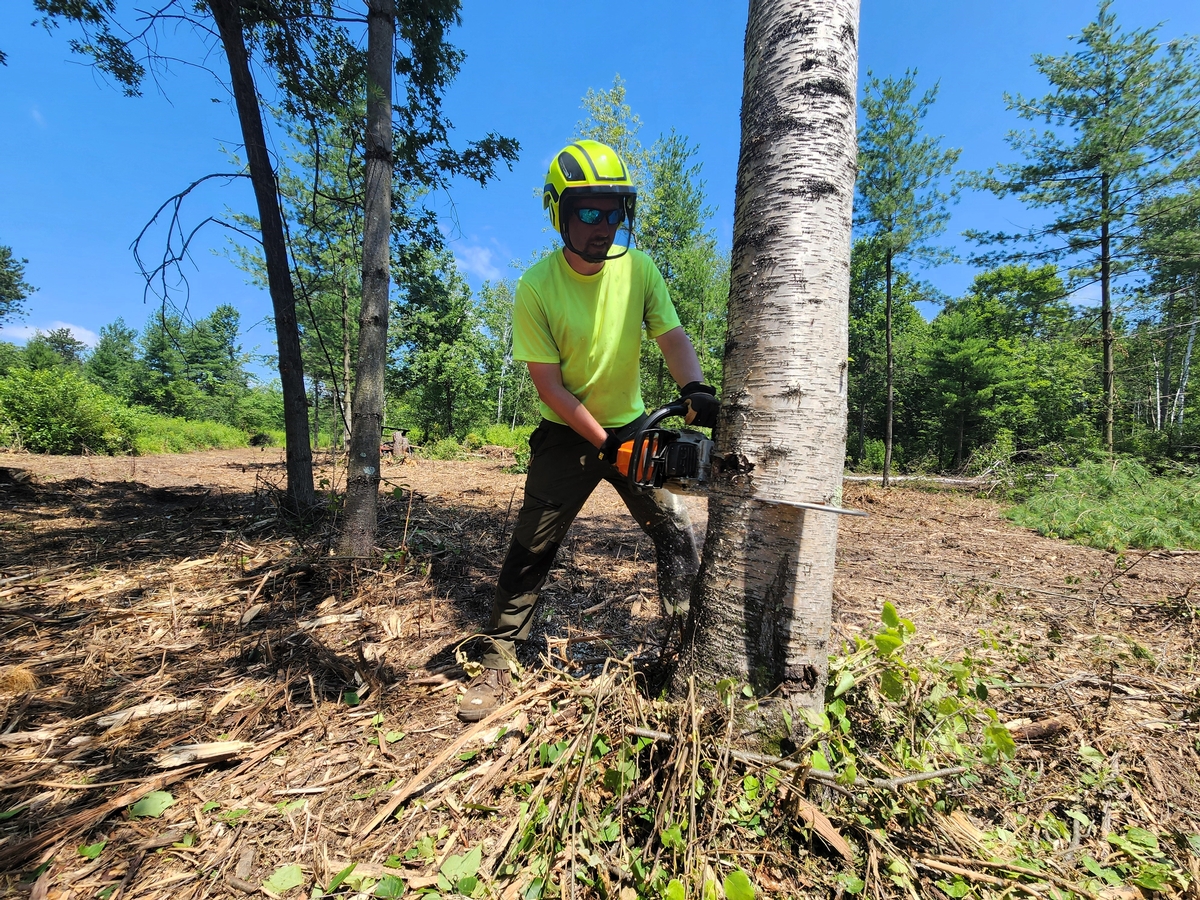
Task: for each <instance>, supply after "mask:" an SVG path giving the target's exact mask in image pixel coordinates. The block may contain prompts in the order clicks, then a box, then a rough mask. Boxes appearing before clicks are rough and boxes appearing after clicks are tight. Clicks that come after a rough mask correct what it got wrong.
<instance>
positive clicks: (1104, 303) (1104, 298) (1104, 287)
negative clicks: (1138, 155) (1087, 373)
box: [1100, 175, 1117, 453]
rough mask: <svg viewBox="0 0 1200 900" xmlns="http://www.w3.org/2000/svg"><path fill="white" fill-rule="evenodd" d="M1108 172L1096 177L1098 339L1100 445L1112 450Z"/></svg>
mask: <svg viewBox="0 0 1200 900" xmlns="http://www.w3.org/2000/svg"><path fill="white" fill-rule="evenodd" d="M1109 203H1110V198H1109V188H1108V175H1101V176H1100V341H1101V343H1102V344H1103V346H1104V378H1103V388H1104V446H1105V449H1107V450H1108V452H1109V453H1112V449H1113V411H1114V409H1115V407H1116V405H1117V381H1116V378H1115V373H1114V365H1113V329H1112V295H1111V293H1110V290H1111V261H1112V260H1111V252H1112V251H1111V246H1110V239H1109V233H1108V214H1109Z"/></svg>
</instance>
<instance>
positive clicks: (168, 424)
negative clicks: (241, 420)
mask: <svg viewBox="0 0 1200 900" xmlns="http://www.w3.org/2000/svg"><path fill="white" fill-rule="evenodd" d="M129 421H130V423H131V426H132V430H133V452H135V453H137V454H138V455H140V456H147V455H150V454H154V453H192V452H195V451H197V450H223V449H228V448H230V447H245V446H247V445H248V443H249V439H248V438H247V436H246V433H245V432H244V431H240V430H239V429H237V428H233V427H232V426H230V425H222V424H221V423H219V422H192V421H189V420H187V419H172V418H167V417H165V416H159V415H155V414H154V413H152V412H149V411H147V410H141V409H138V410H131V411H130V413H129Z"/></svg>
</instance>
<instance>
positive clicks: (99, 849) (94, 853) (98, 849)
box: [78, 841, 108, 859]
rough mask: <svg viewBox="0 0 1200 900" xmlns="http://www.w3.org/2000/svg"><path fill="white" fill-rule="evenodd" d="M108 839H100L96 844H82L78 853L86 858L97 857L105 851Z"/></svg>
mask: <svg viewBox="0 0 1200 900" xmlns="http://www.w3.org/2000/svg"><path fill="white" fill-rule="evenodd" d="M107 845H108V841H98V842H96V843H95V844H81V845H80V846H79V850H78V853H79V855H80V856H82V857H83V858H84V859H96V858H98V857H99V856H100V854H101V853H103V852H104V848H105V847H106V846H107Z"/></svg>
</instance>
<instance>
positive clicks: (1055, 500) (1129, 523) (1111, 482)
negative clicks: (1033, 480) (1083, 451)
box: [1009, 459, 1200, 552]
mask: <svg viewBox="0 0 1200 900" xmlns="http://www.w3.org/2000/svg"><path fill="white" fill-rule="evenodd" d="M1009 516H1010V518H1011V519H1012V520H1013V521H1014V522H1016V523H1017V524H1018V525H1023V526H1025V527H1027V528H1033V529H1035V530H1037V531H1038V532H1039V533H1040V534H1044V535H1052V536H1054V537H1060V538H1065V539H1067V540H1073V541H1078V542H1079V543H1082V544H1088V545H1090V546H1092V547H1100V548H1103V549H1106V550H1113V551H1117V552H1120V551H1122V550H1125V549H1127V548H1138V549H1154V548H1163V549H1173V548H1190V549H1200V475H1192V476H1190V477H1186V478H1184V477H1168V476H1156V475H1152V474H1151V473H1150V472H1149V471H1148V470H1147V469H1146V467H1145V466H1143V465H1142V464H1140V463H1138V462H1136V461H1134V460H1131V459H1119V460H1116V461H1114V462H1111V463H1109V462H1088V463H1083V464H1081V465H1078V466H1075V467H1073V468H1069V469H1062V470H1060V471H1059V472H1058V474H1057V477H1056V478H1055V479H1054V481H1053V482H1052V483H1051V484H1049V485H1048V486H1047V487H1045V488H1044V489H1043V490H1040V491H1038V492H1037V493H1036V494H1034V495H1033V496H1032V497H1030V498H1029V499H1028V500H1027V501H1025V503H1024V504H1022V505H1021V506H1018V507H1016V508H1015V509H1013V510H1012V511H1011V512H1010V513H1009Z"/></svg>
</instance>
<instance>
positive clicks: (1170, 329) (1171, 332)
mask: <svg viewBox="0 0 1200 900" xmlns="http://www.w3.org/2000/svg"><path fill="white" fill-rule="evenodd" d="M1174 319H1175V292H1174V291H1172V292H1171V295H1170V297H1169V298H1168V300H1167V322H1166V325H1167V336H1166V338H1165V339H1164V341H1163V367H1162V380H1161V381H1160V385H1161V386H1160V387H1159V391H1158V396H1159V408H1158V421H1159V426H1160V427H1162V425H1170V424H1171V413H1170V410H1169V408H1168V405H1167V404H1168V403H1170V401H1171V395H1172V394H1174V393H1175V392H1174V391H1173V390H1171V354H1172V351H1173V350H1174V348H1175V328H1174V324H1175V322H1174Z"/></svg>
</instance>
